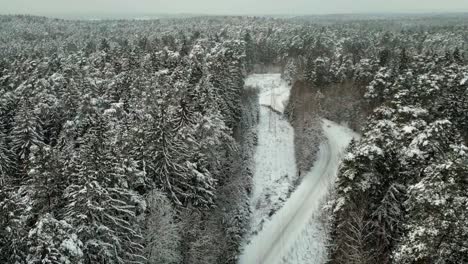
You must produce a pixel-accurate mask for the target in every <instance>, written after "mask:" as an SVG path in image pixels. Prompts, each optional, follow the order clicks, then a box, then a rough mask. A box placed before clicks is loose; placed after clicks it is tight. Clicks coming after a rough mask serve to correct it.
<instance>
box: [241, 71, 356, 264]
mask: <svg viewBox="0 0 468 264" xmlns="http://www.w3.org/2000/svg"><path fill="white" fill-rule="evenodd" d="M246 83H247V85H251V86H255V87H258V88H259V89H260V99H259V100H260V103H261V105H264V106H265V107H262V109H261V111H260V121H259V130H258V139H259V144H258V146H257V149H256V154H255V162H256V169H255V174H254V191H253V195H252V203H251V204H252V210H253V216H252V230H254V234H255V231H258V230H260V232H259V233H258V234H255V235H253V237H251V239H250V241H249V242H248V243H247V244H246V246H245V249H244V252H243V254H242V256H241V258H240V262H239V263H240V264H259V263H268V264H275V263H291V264H302V263H304V264H305V263H307V264H314V263H323V262H324V259H325V257H326V248H325V246H326V235H325V232H324V227H323V224H322V223H321V222H320V221H319V219H318V214H319V213H320V204H321V202H322V201H323V199H324V198H325V196H326V195H327V193H328V190H329V186H330V184H331V183H332V182H333V181H334V179H335V176H336V173H337V170H338V165H339V162H340V160H341V156H342V152H343V151H344V149H345V148H346V146H347V145H348V144H349V142H350V141H351V139H352V138H353V137H355V136H356V135H355V134H354V133H353V132H352V131H351V130H350V129H348V128H346V127H343V126H340V125H338V124H336V123H333V122H331V121H328V120H324V121H323V124H322V128H323V130H324V134H325V136H326V137H327V140H326V141H325V142H323V143H322V144H321V147H320V152H319V155H318V160H317V161H316V162H315V165H314V166H313V168H312V169H311V171H310V172H309V173H308V174H307V175H306V176H305V177H304V179H303V181H302V183H301V184H300V185H299V187H298V188H297V190H296V191H294V193H293V194H292V195H291V197H290V198H289V199H287V201H286V202H285V203H284V206H282V207H281V209H280V210H279V211H277V212H276V213H275V214H274V215H273V217H271V218H269V213H268V211H269V210H271V209H278V208H279V207H280V206H281V205H282V204H283V202H284V200H285V198H286V197H287V194H288V191H289V188H290V187H291V182H292V180H293V179H294V178H295V176H296V175H295V174H296V162H295V158H294V131H293V128H292V127H291V126H290V125H289V123H288V122H287V120H284V119H283V118H282V117H281V115H280V114H278V113H276V112H274V111H271V110H270V108H267V107H271V108H273V109H275V111H278V112H280V113H282V112H283V111H284V107H285V106H286V104H285V103H284V102H287V99H288V97H289V89H290V88H289V87H288V86H287V85H286V84H285V83H284V82H283V81H282V80H281V78H280V76H279V75H278V74H265V75H252V76H250V77H249V78H248V79H247V81H246ZM268 98H269V99H270V100H269V101H268V100H267V99H268ZM275 207H277V208H275ZM270 214H271V211H270ZM262 223H264V224H263V225H262Z"/></svg>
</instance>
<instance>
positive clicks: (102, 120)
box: [0, 16, 468, 264]
mask: <svg viewBox="0 0 468 264" xmlns="http://www.w3.org/2000/svg"><path fill="white" fill-rule="evenodd" d="M311 20H312V21H313V22H314V23H310V22H311ZM351 20H352V21H349V23H343V22H339V21H334V19H332V18H330V17H323V18H308V17H297V18H268V17H193V18H181V19H169V18H165V19H155V20H145V21H125V20H115V21H114V20H106V21H67V20H60V19H48V18H44V17H34V16H0V263H28V262H29V263H67V262H69V263H84V264H90V263H152V262H163V263H171V262H172V263H191V264H192V263H234V262H236V256H237V255H238V250H239V248H238V247H239V241H241V239H242V236H243V235H245V233H246V230H248V228H247V227H246V225H247V223H248V222H249V221H248V219H247V218H248V217H249V214H251V212H250V211H249V204H248V202H247V201H246V200H247V197H248V196H249V192H250V191H251V186H250V183H251V174H252V171H253V169H252V168H251V166H252V165H251V159H252V157H253V155H252V153H251V152H252V151H253V145H254V144H255V140H254V139H255V131H254V130H255V129H254V126H255V123H256V122H257V120H256V119H257V114H258V112H257V110H258V109H257V107H258V105H256V104H252V103H251V102H252V101H255V102H257V99H258V98H255V99H252V98H253V97H255V95H254V94H255V92H252V93H251V94H250V95H246V93H245V90H244V89H243V87H244V78H245V76H246V75H247V73H251V72H253V71H258V72H265V71H270V70H274V71H275V72H277V73H278V72H281V73H282V74H283V76H284V77H285V79H286V80H287V81H289V82H290V84H291V85H293V84H294V82H295V81H303V82H306V83H310V84H311V86H313V87H316V88H318V89H321V91H322V92H323V93H321V92H320V93H317V95H324V96H327V95H328V94H332V93H334V92H336V93H340V92H339V91H335V90H333V87H339V86H340V85H344V84H346V85H349V84H351V86H352V87H354V89H353V90H352V91H347V92H349V93H356V94H358V95H357V96H361V97H364V98H363V100H362V103H361V102H360V103H359V104H355V105H359V107H361V108H363V109H366V110H367V111H369V112H370V111H371V110H374V112H373V114H372V116H371V117H370V119H369V121H368V124H367V125H366V126H365V127H364V128H363V129H362V130H363V134H364V136H363V139H362V141H361V142H354V143H353V144H352V148H351V151H350V153H349V154H348V155H347V158H346V160H345V164H344V166H343V168H342V169H341V173H340V177H339V182H338V190H337V192H338V197H337V203H336V204H337V206H336V208H335V212H336V215H335V221H336V223H339V224H338V225H336V228H335V233H336V236H334V237H336V238H345V237H350V236H351V237H353V240H351V241H353V243H354V242H359V243H363V244H362V245H363V246H362V247H352V250H351V251H350V252H351V253H350V254H349V255H346V254H345V253H343V254H344V255H343V256H345V257H344V258H343V261H344V262H346V261H347V260H349V258H348V257H346V256H354V257H356V258H358V259H359V257H362V258H361V260H365V261H368V262H369V261H371V262H375V260H376V259H377V260H380V262H379V263H388V262H391V261H393V260H395V261H396V259H398V260H400V261H401V262H405V263H411V262H417V261H425V260H428V259H430V260H432V259H436V258H437V259H443V258H447V259H448V261H447V263H453V259H451V258H450V257H449V255H455V256H458V257H454V258H458V260H460V259H462V260H464V259H463V258H462V256H463V257H464V256H466V254H465V252H466V245H465V244H463V243H461V242H460V243H458V239H459V241H462V239H465V237H464V236H465V233H463V232H462V230H461V228H459V226H456V227H452V226H450V225H449V226H448V227H447V226H446V225H447V224H446V223H448V222H450V223H456V224H458V223H461V222H463V221H464V220H463V219H464V218H463V217H465V216H464V215H463V214H461V213H460V214H458V213H457V214H452V215H447V216H444V217H446V218H443V217H442V216H440V217H439V218H437V219H436V218H435V217H436V216H434V217H433V219H432V222H431V223H428V224H427V226H424V225H423V224H422V223H421V222H420V221H419V220H420V218H421V217H426V218H428V217H429V216H428V215H427V214H426V211H429V210H436V209H434V208H442V207H440V206H439V204H438V203H439V202H438V201H439V200H441V199H439V198H437V199H436V198H435V197H434V198H433V199H434V200H428V199H429V198H427V197H426V198H427V199H426V198H424V199H426V200H427V201H428V202H427V203H426V202H423V201H425V200H424V199H423V198H420V197H423V196H424V195H426V194H427V193H430V192H431V190H432V189H434V191H438V192H440V194H439V195H445V194H447V195H448V194H451V193H452V192H453V197H452V198H453V199H452V198H450V199H446V200H445V202H446V204H447V208H454V210H455V209H456V208H462V206H464V205H466V204H463V202H462V201H463V199H464V195H465V194H464V193H463V192H462V191H460V190H462V189H457V188H464V187H466V186H465V185H466V181H457V177H461V176H460V175H462V174H461V172H462V171H463V170H464V168H465V167H464V165H463V164H464V163H456V162H455V161H454V159H455V158H453V159H451V158H449V157H456V160H464V155H462V154H460V151H458V150H460V149H463V143H464V141H463V140H466V138H467V137H468V134H467V131H468V118H467V115H466V113H468V111H467V108H468V100H467V99H466V96H467V95H466V91H467V87H468V82H467V77H468V73H467V66H466V57H465V55H466V52H467V48H468V45H466V27H467V24H468V23H467V22H466V18H464V17H458V16H448V17H445V18H444V19H443V22H441V18H440V17H436V18H430V17H418V18H411V19H407V18H399V19H398V21H399V22H398V23H397V22H396V21H395V20H391V21H389V20H386V19H377V20H372V21H370V20H366V19H361V20H353V19H351ZM400 22H401V23H400ZM330 87H331V88H330ZM329 88H330V89H329ZM293 90H294V89H293ZM279 92H280V93H282V92H281V91H279ZM270 95H271V94H270ZM278 98H279V97H278ZM316 98H319V99H320V98H321V99H323V96H317V97H316ZM317 101H320V100H318V99H317ZM322 101H323V100H322ZM344 101H345V100H342V101H339V102H337V104H340V105H343V106H346V105H347V104H345V102H344ZM277 103H278V105H279V106H280V108H278V109H280V110H279V111H282V110H284V106H285V101H284V100H280V101H278V102H277ZM289 105H290V106H288V108H289V107H292V104H291V103H290V104H289ZM316 108H317V109H321V108H322V104H320V102H319V103H318V106H317V107H316ZM354 108H355V107H354V105H353V109H352V110H351V111H350V112H351V113H349V111H340V112H341V113H339V114H338V116H340V117H341V116H351V117H353V116H355V109H354ZM286 110H287V109H286ZM245 116H248V118H246V117H245ZM246 120H247V121H246ZM244 136H245V137H248V138H249V139H244V138H242V137H244ZM465 142H466V141H465ZM457 151H458V152H457ZM455 153H458V154H455ZM457 155H458V156H457ZM444 164H445V165H446V166H449V168H445V167H443V166H445V165H444ZM450 164H453V165H450ZM441 175H442V176H441ZM443 175H445V176H443ZM446 175H453V178H454V180H455V182H456V183H457V184H458V185H457V184H453V183H452V182H447V185H446V186H441V184H442V183H444V182H445V181H450V179H451V178H450V177H452V176H450V177H449V176H446ZM455 175H458V176H457V177H456V176H455ZM447 177H448V178H447ZM447 179H448V180H447ZM419 183H420V184H419ZM418 184H419V185H418ZM438 188H439V189H438ZM155 193H156V194H157V195H156V194H155ZM156 196H157V197H158V198H157V199H156V198H154V197H156ZM220 196H221V197H220ZM151 199H153V200H151ZM154 199H156V200H157V201H163V202H161V205H158V204H157V203H155V201H154ZM159 206H160V207H159ZM434 206H435V207H434ZM437 210H438V209H437ZM457 210H458V209H457ZM460 210H461V209H460ZM347 219H350V220H349V221H347ZM151 221H153V222H154V221H160V223H161V226H157V227H155V226H153V225H151V227H149V226H148V223H150V222H151ZM444 221H445V222H444ZM354 227H356V228H354ZM343 228H344V229H343ZM431 228H432V229H436V230H438V231H437V232H440V233H437V234H435V233H434V232H432V231H430V229H431ZM444 228H445V229H444ZM356 230H357V231H359V232H361V231H362V232H361V233H359V232H358V233H356V232H357V231H356ZM418 230H419V231H420V232H419V231H418ZM428 230H429V231H428ZM451 230H453V232H457V234H456V235H457V236H449V235H447V236H444V235H440V234H442V233H443V232H449V231H451ZM348 231H352V232H354V233H352V234H350V233H349V232H348ZM369 232H370V235H369ZM414 232H417V233H414ZM154 234H159V235H161V237H165V240H164V241H158V243H153V242H154V240H155V237H154V236H151V235H154ZM341 234H343V236H341ZM458 235H459V236H458ZM171 238H174V239H173V240H171V241H169V240H170V239H171ZM414 239H417V240H418V241H419V242H418V243H419V244H418V243H413V242H414ZM438 239H439V240H440V241H442V242H441V243H440V244H437V245H434V244H433V243H434V240H438ZM337 241H338V242H337V249H336V250H335V249H334V252H343V250H344V251H346V250H347V249H346V246H345V247H344V248H342V247H340V245H346V241H341V242H340V240H339V239H337ZM453 241H455V242H453ZM342 242H344V244H343V243H342ZM340 243H341V244H340ZM219 245H222V246H219ZM359 245H361V244H359ZM376 245H377V246H378V248H377V249H376V248H375V246H376ZM435 246H440V248H441V252H442V253H440V254H438V255H437V256H436V255H435V254H436V253H434V252H438V251H437V250H435ZM368 248H373V249H375V250H373V251H371V252H369V251H367V249H368ZM456 252H458V253H457V254H458V255H457V254H455V253H456ZM361 253H362V254H361ZM413 253H414V256H413V255H411V254H413ZM416 253H417V255H416ZM334 254H335V253H334ZM340 254H341V253H340ZM333 256H338V255H333ZM340 256H341V255H340ZM416 256H418V257H417V258H418V259H416ZM412 257H413V259H412ZM365 261H364V263H365ZM356 262H359V261H354V263H356ZM346 263H353V262H352V261H350V262H346ZM359 263H363V262H362V261H361V262H359Z"/></svg>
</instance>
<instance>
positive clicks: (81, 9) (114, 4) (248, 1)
mask: <svg viewBox="0 0 468 264" xmlns="http://www.w3.org/2000/svg"><path fill="white" fill-rule="evenodd" d="M371 12H468V0H0V13H1V14H18V13H22V14H38V15H41V14H129V13H132V14H158V13H159V14H161V13H202V14H327V13H371Z"/></svg>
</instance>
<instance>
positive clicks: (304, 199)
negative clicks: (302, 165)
mask: <svg viewBox="0 0 468 264" xmlns="http://www.w3.org/2000/svg"><path fill="white" fill-rule="evenodd" d="M322 127H323V131H324V134H325V136H326V138H327V140H326V141H324V142H323V143H322V144H321V146H320V151H319V155H318V159H317V161H316V162H315V164H314V166H313V168H312V169H311V171H310V172H309V173H308V174H307V175H306V176H305V177H304V179H303V181H302V183H301V184H300V185H299V187H298V188H297V190H296V191H295V192H294V193H293V194H292V195H291V197H290V198H289V199H288V201H286V203H285V204H284V206H283V207H282V208H281V209H280V210H279V211H278V212H276V214H275V215H274V216H273V218H272V220H271V221H270V222H268V223H267V224H266V225H265V226H264V228H263V230H262V231H261V232H260V233H259V234H258V235H256V236H255V237H254V238H253V239H252V241H251V243H249V244H248V245H247V246H246V247H245V250H244V252H243V254H242V255H241V257H240V261H239V263H240V264H267V263H268V264H276V263H280V262H281V260H282V258H283V257H284V256H286V255H287V253H288V251H290V250H291V247H292V246H293V245H294V242H295V240H296V239H297V238H298V237H299V236H300V235H301V232H303V231H304V229H305V228H306V226H307V224H308V222H309V220H310V219H311V217H312V216H313V215H314V214H315V213H317V212H318V211H319V210H320V203H321V202H322V201H323V199H324V197H325V196H326V195H327V193H328V190H329V186H330V184H331V183H332V182H333V181H334V179H335V177H336V173H337V170H338V166H339V163H340V160H341V156H342V153H343V151H344V149H345V148H346V146H347V145H348V144H349V142H350V141H351V139H352V138H353V137H356V136H357V135H356V134H355V133H354V132H352V131H351V130H350V129H348V128H346V127H343V126H340V125H338V124H336V123H333V122H331V121H328V120H323V123H322Z"/></svg>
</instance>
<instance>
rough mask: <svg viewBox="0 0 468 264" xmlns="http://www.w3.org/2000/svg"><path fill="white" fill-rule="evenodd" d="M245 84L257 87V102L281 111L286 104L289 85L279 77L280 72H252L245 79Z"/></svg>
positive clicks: (289, 89)
mask: <svg viewBox="0 0 468 264" xmlns="http://www.w3.org/2000/svg"><path fill="white" fill-rule="evenodd" d="M245 85H246V86H252V87H256V88H258V89H259V103H260V105H263V106H268V107H271V108H272V109H273V110H275V111H277V112H279V113H283V112H284V109H285V108H286V106H287V104H288V99H289V94H290V91H291V86H290V85H289V84H288V83H287V82H286V81H284V80H283V79H281V74H279V73H278V74H276V73H271V74H252V75H250V76H249V77H248V78H247V79H246V80H245Z"/></svg>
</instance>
